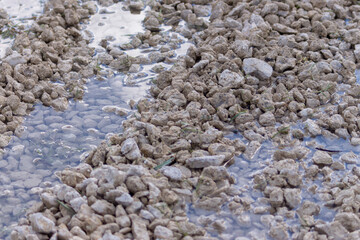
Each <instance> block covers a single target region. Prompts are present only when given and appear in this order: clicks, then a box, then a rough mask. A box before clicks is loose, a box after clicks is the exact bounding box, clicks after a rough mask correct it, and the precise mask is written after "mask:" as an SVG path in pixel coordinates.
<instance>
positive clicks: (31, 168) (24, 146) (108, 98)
mask: <svg viewBox="0 0 360 240" xmlns="http://www.w3.org/2000/svg"><path fill="white" fill-rule="evenodd" d="M17 2H20V1H14V0H13V1H7V0H6V1H5V0H2V1H1V0H0V3H1V4H2V5H3V6H9V8H5V9H6V10H7V11H8V13H9V15H11V16H12V15H16V13H17V11H18V12H21V13H22V15H21V16H20V15H17V18H18V20H16V21H24V20H25V21H31V20H27V19H30V18H31V16H32V15H33V14H38V13H39V12H41V10H40V9H41V6H42V3H41V2H36V4H33V3H32V4H29V2H28V1H22V2H23V3H22V5H21V4H18V3H17ZM37 4H38V5H37ZM144 16H145V13H144V11H143V12H141V13H140V14H135V15H134V14H131V13H130V12H129V11H123V10H122V6H121V4H115V5H113V6H112V7H109V8H107V10H106V11H102V10H101V8H99V11H98V14H96V15H95V16H93V17H92V18H91V21H90V24H89V25H88V26H87V27H86V31H90V32H91V33H92V35H91V34H90V35H89V36H92V37H93V41H92V46H93V47H95V48H97V52H98V53H100V52H101V51H102V50H101V48H100V47H98V43H99V42H100V40H101V39H103V38H106V37H107V36H110V35H111V36H112V37H113V38H109V40H111V41H110V42H111V44H113V45H121V44H124V43H127V42H129V41H130V39H131V36H132V35H134V34H136V33H137V32H139V31H143V29H142V24H141V20H142V19H143V18H144ZM21 18H22V20H21ZM124 19H126V22H127V24H126V25H124V26H120V31H118V23H119V22H123V21H124ZM16 21H14V22H16ZM114 29H116V30H117V31H115V30H114ZM164 29H165V30H167V31H168V33H169V35H171V36H174V37H173V38H174V39H176V41H179V39H180V41H182V44H179V48H178V49H177V50H176V52H174V55H173V58H176V57H177V56H181V55H184V54H185V53H186V49H187V48H188V47H189V46H190V45H191V43H189V42H186V39H185V38H183V37H181V36H180V35H179V34H178V33H174V32H172V31H171V30H170V29H169V28H165V27H164ZM114 32H117V34H116V35H113V33H114ZM10 42H11V41H10V40H9V39H7V40H4V41H3V42H2V44H5V45H1V46H0V55H1V54H3V53H4V48H5V46H8V45H6V44H9V43H10ZM149 50H151V51H158V50H159V49H158V48H155V49H136V50H128V51H126V53H127V54H128V55H129V56H132V57H137V56H140V55H144V54H148V53H149V52H151V51H149ZM160 64H161V65H162V66H163V67H164V68H168V67H170V66H171V63H160ZM154 66H155V64H149V65H143V66H141V70H140V72H137V73H131V74H127V75H123V74H120V73H119V74H115V75H114V76H112V77H110V78H107V77H105V80H104V81H98V80H97V79H95V78H93V79H89V80H88V83H87V84H86V93H85V95H84V98H83V100H81V101H74V100H72V101H71V102H70V104H69V108H68V110H66V111H65V112H57V111H55V110H53V109H51V108H48V107H44V106H42V105H36V106H35V110H34V111H33V112H32V113H31V114H30V116H28V117H26V119H25V121H24V124H23V131H19V133H18V136H14V137H13V139H12V141H11V143H10V145H9V146H8V147H7V148H5V149H4V151H3V154H2V159H1V161H0V183H1V185H0V206H1V207H0V214H1V215H2V217H1V218H0V226H1V227H2V229H3V231H4V232H7V228H8V227H9V226H11V224H14V223H16V222H17V221H18V219H19V218H20V217H22V216H24V214H25V209H26V208H28V207H29V206H30V205H31V204H33V203H34V202H35V201H37V200H38V199H39V197H38V192H39V191H40V189H39V187H47V186H51V185H53V184H54V183H56V182H58V179H57V177H56V174H55V172H56V171H59V170H62V169H64V168H65V167H66V166H76V165H78V164H79V162H80V159H82V158H83V156H85V155H86V153H87V152H88V151H89V150H91V149H92V148H94V147H96V146H97V145H98V144H99V143H100V142H101V141H103V140H105V139H106V138H107V137H108V136H109V135H110V134H117V133H119V132H121V130H122V128H121V122H122V121H123V120H124V119H125V118H126V116H120V115H121V114H122V113H126V112H128V114H131V109H130V108H129V106H128V104H127V103H128V101H129V100H131V99H133V100H138V99H140V98H142V97H144V96H146V93H147V90H148V89H149V86H150V84H151V79H153V78H154V77H155V76H156V73H155V72H154V71H153V70H152V69H153V67H154ZM101 68H102V70H103V71H104V76H105V75H106V74H105V73H106V70H107V68H106V66H101ZM356 74H357V75H359V74H360V71H356ZM359 78H360V77H359V76H358V79H359ZM343 91H346V86H343V88H341V89H339V92H338V94H339V95H341V94H342V93H343ZM119 114H120V115H119ZM292 128H301V129H302V128H303V124H299V125H297V126H293V127H292ZM228 137H229V138H241V139H242V140H243V141H244V142H245V143H247V141H246V139H245V138H243V137H242V136H241V135H239V134H233V135H228ZM320 145H321V147H323V148H325V149H332V150H340V149H339V146H341V152H339V153H336V154H333V160H334V161H339V162H340V161H341V160H340V156H341V155H342V154H344V153H346V152H353V153H355V154H356V155H358V154H360V147H359V146H358V147H354V146H352V145H351V144H350V143H349V140H347V139H329V138H325V137H323V136H319V137H317V138H315V139H314V138H305V139H304V142H303V144H302V146H305V147H307V148H308V149H309V150H310V153H309V154H308V155H307V157H306V159H304V160H303V164H305V166H309V165H310V164H311V158H312V155H313V154H314V152H315V150H316V149H315V147H314V146H320ZM276 149H277V148H276V147H275V146H273V145H272V143H271V142H264V143H263V144H262V146H261V148H260V149H259V150H258V152H257V153H256V154H255V156H254V157H253V158H252V159H250V160H249V159H246V158H244V157H242V156H240V157H237V158H236V159H235V163H234V164H233V165H232V166H230V167H229V172H231V173H232V175H233V176H234V178H235V180H236V184H235V187H236V188H237V190H238V191H239V192H240V195H239V196H238V197H240V198H249V199H252V200H253V201H252V202H251V209H252V210H245V211H244V212H243V213H242V214H241V217H240V218H239V216H235V215H234V214H233V213H232V212H231V211H230V210H229V207H228V206H225V207H223V209H222V210H221V211H219V212H211V211H204V210H200V209H195V208H194V207H193V206H189V207H188V214H189V217H190V219H191V221H193V222H195V223H197V224H201V225H203V226H204V227H206V228H207V230H208V231H209V233H211V235H213V236H215V237H221V238H224V239H226V237H227V236H228V235H229V234H230V233H231V235H234V232H236V235H238V236H247V237H249V238H253V239H271V238H270V236H269V235H268V233H267V232H268V226H267V225H266V222H267V221H266V219H267V218H268V217H267V216H270V214H269V213H267V212H266V211H265V213H261V214H255V213H254V211H253V209H255V208H258V209H260V208H264V209H266V208H267V207H268V206H269V204H267V203H265V202H264V201H261V199H262V198H263V193H262V192H260V191H259V190H254V189H253V182H252V181H253V176H254V175H255V174H257V173H258V172H259V171H262V170H263V169H264V168H265V167H266V166H268V165H269V164H270V163H271V161H273V160H272V157H271V156H272V155H273V153H274V152H275V150H276ZM285 150H286V148H285ZM355 165H359V163H358V161H357V162H355V163H353V164H344V167H345V169H344V170H338V171H336V172H334V174H333V175H332V181H337V179H339V178H341V177H342V175H343V174H344V173H345V172H346V171H350V170H351V169H352V167H353V166H355ZM302 171H303V169H302ZM321 178H322V176H321V175H319V176H318V178H317V179H315V180H314V181H313V180H304V183H306V184H304V186H303V187H302V189H301V191H302V201H305V200H310V201H312V202H316V203H318V204H320V205H321V206H324V204H325V203H324V202H322V200H321V199H320V198H319V196H318V195H317V194H313V193H311V192H310V191H309V190H308V187H309V186H314V185H316V186H317V188H318V189H321V188H322V185H321V184H322V183H321V182H322V181H321ZM321 209H322V210H321V212H320V214H319V215H318V216H317V217H316V219H320V220H324V221H329V220H331V219H333V216H334V213H335V212H334V210H333V209H329V208H327V207H325V206H324V207H322V208H321ZM280 220H281V221H282V220H283V221H285V222H287V223H288V224H289V225H292V226H294V227H297V226H299V225H300V219H299V218H298V217H297V216H294V218H286V217H282V219H280ZM280 220H279V221H280ZM214 222H219V223H221V224H219V225H223V226H226V228H225V229H224V228H218V227H217V225H216V224H215V225H214V224H208V223H214ZM290 234H291V232H290ZM0 237H1V234H0Z"/></svg>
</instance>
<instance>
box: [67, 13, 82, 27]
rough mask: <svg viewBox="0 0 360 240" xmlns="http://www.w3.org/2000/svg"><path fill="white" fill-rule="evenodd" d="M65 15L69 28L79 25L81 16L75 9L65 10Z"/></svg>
mask: <svg viewBox="0 0 360 240" xmlns="http://www.w3.org/2000/svg"><path fill="white" fill-rule="evenodd" d="M64 15H65V21H66V24H67V25H68V26H74V25H76V24H78V23H79V16H78V14H77V13H76V12H75V11H74V10H73V9H65V11H64Z"/></svg>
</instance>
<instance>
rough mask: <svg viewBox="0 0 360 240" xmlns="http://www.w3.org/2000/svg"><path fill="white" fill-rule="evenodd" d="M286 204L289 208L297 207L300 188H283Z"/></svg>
mask: <svg viewBox="0 0 360 240" xmlns="http://www.w3.org/2000/svg"><path fill="white" fill-rule="evenodd" d="M284 197H285V201H286V205H287V206H288V207H289V208H290V209H294V208H297V206H299V205H300V203H301V190H300V189H297V188H286V189H285V190H284Z"/></svg>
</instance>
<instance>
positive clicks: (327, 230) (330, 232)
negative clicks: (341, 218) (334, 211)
mask: <svg viewBox="0 0 360 240" xmlns="http://www.w3.org/2000/svg"><path fill="white" fill-rule="evenodd" d="M315 231H317V232H319V233H320V234H326V235H327V236H329V237H331V239H334V240H342V239H346V237H347V235H348V234H349V232H348V231H347V230H346V228H345V227H343V225H341V223H339V222H338V221H334V222H331V223H324V224H321V223H319V224H316V225H315Z"/></svg>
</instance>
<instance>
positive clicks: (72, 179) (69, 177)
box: [60, 170, 85, 187]
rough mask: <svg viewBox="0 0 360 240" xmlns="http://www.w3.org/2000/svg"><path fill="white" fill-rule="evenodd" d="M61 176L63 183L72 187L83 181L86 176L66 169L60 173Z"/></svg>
mask: <svg viewBox="0 0 360 240" xmlns="http://www.w3.org/2000/svg"><path fill="white" fill-rule="evenodd" d="M60 178H61V181H62V182H63V183H65V184H66V185H68V186H70V187H75V186H76V184H78V183H80V182H82V181H83V180H84V179H85V176H84V175H83V174H81V173H77V172H74V171H71V170H64V171H62V172H61V173H60Z"/></svg>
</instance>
